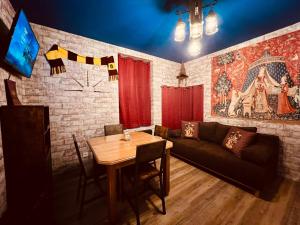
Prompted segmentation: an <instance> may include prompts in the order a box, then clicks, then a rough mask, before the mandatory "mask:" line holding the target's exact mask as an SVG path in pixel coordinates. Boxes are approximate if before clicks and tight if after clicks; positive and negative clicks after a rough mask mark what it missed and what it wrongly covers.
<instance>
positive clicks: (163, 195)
mask: <svg viewBox="0 0 300 225" xmlns="http://www.w3.org/2000/svg"><path fill="white" fill-rule="evenodd" d="M159 186H160V195H161V196H160V198H161V202H162V208H163V211H162V214H164V215H166V203H165V192H164V185H163V181H162V176H161V175H160V176H159Z"/></svg>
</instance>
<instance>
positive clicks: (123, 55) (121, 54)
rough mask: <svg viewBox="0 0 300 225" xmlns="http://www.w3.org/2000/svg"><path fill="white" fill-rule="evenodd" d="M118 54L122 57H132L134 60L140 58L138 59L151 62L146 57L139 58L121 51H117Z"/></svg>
mask: <svg viewBox="0 0 300 225" xmlns="http://www.w3.org/2000/svg"><path fill="white" fill-rule="evenodd" d="M119 55H120V56H121V57H123V58H132V59H134V60H140V61H144V62H147V63H148V62H149V63H150V62H152V61H151V60H148V59H143V58H139V57H136V56H132V55H126V54H123V53H119Z"/></svg>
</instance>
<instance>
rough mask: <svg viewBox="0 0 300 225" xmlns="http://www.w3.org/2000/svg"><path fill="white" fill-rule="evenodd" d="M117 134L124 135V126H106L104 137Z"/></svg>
mask: <svg viewBox="0 0 300 225" xmlns="http://www.w3.org/2000/svg"><path fill="white" fill-rule="evenodd" d="M115 134H123V125H122V124H113V125H105V126H104V135H105V136H109V135H115Z"/></svg>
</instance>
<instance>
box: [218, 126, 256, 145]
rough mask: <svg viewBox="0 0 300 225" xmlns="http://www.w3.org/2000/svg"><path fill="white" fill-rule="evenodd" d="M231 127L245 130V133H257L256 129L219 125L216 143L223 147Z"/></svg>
mask: <svg viewBox="0 0 300 225" xmlns="http://www.w3.org/2000/svg"><path fill="white" fill-rule="evenodd" d="M231 127H236V128H240V129H243V130H245V131H250V132H256V131H257V128H256V127H239V126H230V125H225V124H221V123H217V125H216V133H215V139H214V142H215V143H217V144H220V145H221V144H222V143H223V141H224V138H225V137H226V135H227V133H228V131H229V129H230V128H231Z"/></svg>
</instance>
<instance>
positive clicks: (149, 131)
mask: <svg viewBox="0 0 300 225" xmlns="http://www.w3.org/2000/svg"><path fill="white" fill-rule="evenodd" d="M141 132H144V133H147V134H151V135H152V129H147V130H141Z"/></svg>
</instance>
